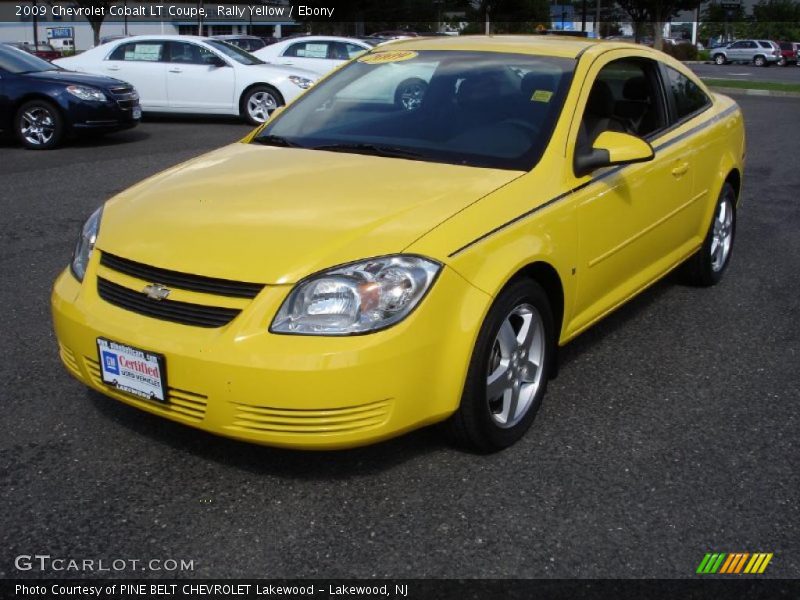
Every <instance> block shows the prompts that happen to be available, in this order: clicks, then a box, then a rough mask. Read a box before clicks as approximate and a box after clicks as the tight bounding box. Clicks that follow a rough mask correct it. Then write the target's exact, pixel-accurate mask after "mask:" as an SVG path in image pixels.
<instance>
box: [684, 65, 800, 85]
mask: <svg viewBox="0 0 800 600" xmlns="http://www.w3.org/2000/svg"><path fill="white" fill-rule="evenodd" d="M687 66H688V67H689V68H690V69H691V70H692V71H694V72H695V73H697V75H699V76H700V77H701V78H703V79H736V80H741V81H773V82H776V83H797V84H800V67H798V66H797V65H786V66H785V67H778V66H771V67H754V66H753V65H746V64H738V63H737V64H729V65H714V64H704V63H698V64H689V65H687Z"/></svg>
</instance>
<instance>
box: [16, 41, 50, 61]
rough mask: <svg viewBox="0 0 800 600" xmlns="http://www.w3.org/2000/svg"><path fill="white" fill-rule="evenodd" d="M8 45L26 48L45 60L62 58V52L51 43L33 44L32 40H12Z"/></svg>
mask: <svg viewBox="0 0 800 600" xmlns="http://www.w3.org/2000/svg"><path fill="white" fill-rule="evenodd" d="M8 45H10V46H14V47H15V48H19V49H20V50H25V52H29V53H31V54H33V55H34V56H38V57H39V58H41V59H44V60H55V59H56V58H61V52H59V51H58V50H56V49H55V48H53V46H51V45H50V44H33V43H31V42H10V43H9V44H8Z"/></svg>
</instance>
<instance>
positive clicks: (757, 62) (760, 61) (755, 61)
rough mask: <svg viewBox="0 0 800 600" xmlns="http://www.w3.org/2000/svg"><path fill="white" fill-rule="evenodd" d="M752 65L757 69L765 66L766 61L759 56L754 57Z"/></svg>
mask: <svg viewBox="0 0 800 600" xmlns="http://www.w3.org/2000/svg"><path fill="white" fill-rule="evenodd" d="M753 64H754V65H755V66H757V67H763V66H765V65H766V64H767V59H765V58H764V57H763V56H761V55H759V56H756V57H755V58H754V59H753Z"/></svg>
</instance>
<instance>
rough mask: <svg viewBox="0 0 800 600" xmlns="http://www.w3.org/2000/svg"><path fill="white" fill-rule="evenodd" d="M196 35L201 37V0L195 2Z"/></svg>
mask: <svg viewBox="0 0 800 600" xmlns="http://www.w3.org/2000/svg"><path fill="white" fill-rule="evenodd" d="M197 8H198V9H199V10H198V11H197V35H203V0H199V1H198V2H197Z"/></svg>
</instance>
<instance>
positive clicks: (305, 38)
mask: <svg viewBox="0 0 800 600" xmlns="http://www.w3.org/2000/svg"><path fill="white" fill-rule="evenodd" d="M322 41H333V42H358V43H360V44H363V43H364V40H362V39H360V38H357V37H345V36H341V35H300V36H297V37H291V38H283V39H281V40H278V42H279V43H280V42H322Z"/></svg>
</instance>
